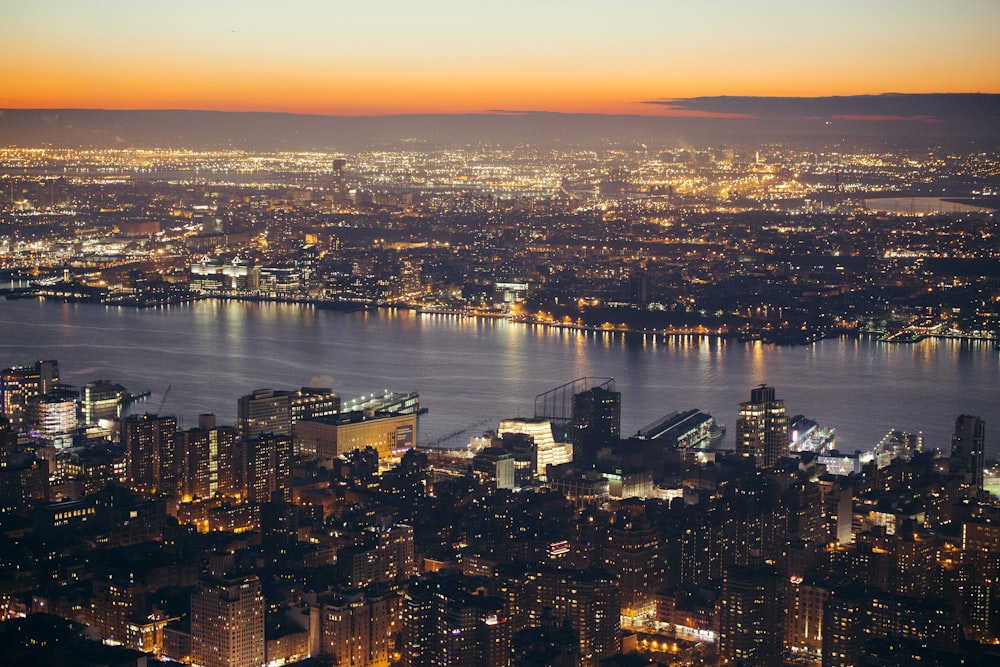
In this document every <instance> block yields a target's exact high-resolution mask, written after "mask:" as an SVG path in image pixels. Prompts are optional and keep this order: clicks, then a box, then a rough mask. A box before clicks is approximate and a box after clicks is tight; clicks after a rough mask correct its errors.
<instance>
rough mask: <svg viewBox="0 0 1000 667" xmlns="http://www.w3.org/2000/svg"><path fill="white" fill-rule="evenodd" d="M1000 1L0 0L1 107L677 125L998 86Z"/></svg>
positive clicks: (997, 89) (991, 89)
mask: <svg viewBox="0 0 1000 667" xmlns="http://www.w3.org/2000/svg"><path fill="white" fill-rule="evenodd" d="M997 26H1000V2H997V1H996V0H950V1H949V2H945V1H944V0H939V1H929V0H906V1H903V0H866V1H864V2H858V1H855V0H839V1H837V2H834V1H830V2H810V1H805V0H801V1H799V2H791V1H788V0H771V1H766V0H756V1H754V0H733V1H722V0H704V1H702V2H693V1H687V0H684V1H681V0H658V1H646V0H619V1H618V2H610V1H605V2H592V1H588V0H576V1H575V2H568V1H562V0H560V1H555V0H534V1H528V0H505V1H504V2H489V1H483V2H473V1H469V0H464V1H461V2H460V1H454V0H426V1H423V2H420V1H412V2H404V1H402V0H364V1H361V0H359V1H357V2H340V1H337V0H326V1H312V0H285V1H283V2H255V1H253V0H243V1H242V2H239V1H234V0H200V1H190V0H172V1H170V2H160V1H158V0H131V1H118V0H112V1H100V0H95V1H93V2H76V1H74V0H64V1H58V2H57V1H51V0H31V1H30V2H28V1H16V2H15V1H13V0H0V34H2V38H0V81H2V82H3V84H2V85H0V108H103V109H211V110H223V111H286V112H292V113H310V114H324V115H383V114H397V113H481V112H488V111H495V110H533V111H558V112H584V113H625V114H657V115H663V114H670V113H671V111H670V109H669V107H665V106H663V105H650V104H645V102H647V101H651V100H663V99H675V98H686V97H697V96H704V95H754V96H755V95H762V96H804V97H813V96H827V95H861V94H878V93H884V92H898V93H931V92H944V93H950V92H982V93H1000V39H997V38H996V29H997Z"/></svg>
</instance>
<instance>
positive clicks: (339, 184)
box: [333, 158, 347, 206]
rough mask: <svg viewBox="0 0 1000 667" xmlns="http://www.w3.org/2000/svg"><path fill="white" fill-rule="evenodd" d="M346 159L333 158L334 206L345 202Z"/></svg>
mask: <svg viewBox="0 0 1000 667" xmlns="http://www.w3.org/2000/svg"><path fill="white" fill-rule="evenodd" d="M346 166H347V160H345V159H344V158H334V159H333V203H334V205H335V206H342V205H344V204H346V203H347V186H346V184H345V182H344V167H346Z"/></svg>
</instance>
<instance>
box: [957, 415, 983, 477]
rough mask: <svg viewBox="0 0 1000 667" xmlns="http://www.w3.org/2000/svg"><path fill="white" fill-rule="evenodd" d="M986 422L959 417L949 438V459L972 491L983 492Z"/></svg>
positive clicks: (966, 416)
mask: <svg viewBox="0 0 1000 667" xmlns="http://www.w3.org/2000/svg"><path fill="white" fill-rule="evenodd" d="M985 449H986V422H984V421H983V420H982V419H980V418H979V417H973V416H972V415H961V416H960V417H959V418H958V419H956V420H955V433H954V435H952V436H951V459H952V466H953V469H957V471H958V472H960V473H961V474H962V475H963V477H964V481H965V483H966V484H968V486H969V488H970V489H971V490H973V491H982V490H983V470H984V467H985V460H986V459H985Z"/></svg>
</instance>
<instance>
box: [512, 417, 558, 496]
mask: <svg viewBox="0 0 1000 667" xmlns="http://www.w3.org/2000/svg"><path fill="white" fill-rule="evenodd" d="M512 435H523V436H525V437H526V438H527V440H525V439H515V438H508V436H512ZM497 438H500V439H501V440H502V441H503V444H504V447H505V448H508V445H510V449H511V451H512V453H513V454H514V458H515V460H516V461H518V462H522V461H523V462H525V463H526V462H528V461H530V472H531V474H532V475H533V476H534V477H536V478H537V479H539V480H542V481H545V480H546V471H547V470H548V468H549V466H550V465H551V466H558V465H562V464H564V463H570V462H571V461H572V460H573V443H571V442H556V440H555V437H554V435H553V433H552V422H551V421H550V420H548V419H539V418H535V419H527V418H523V417H518V418H516V419H504V420H502V421H501V422H500V424H499V426H498V427H497ZM525 447H526V448H527V451H519V450H521V449H524V448H525Z"/></svg>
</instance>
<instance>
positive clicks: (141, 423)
mask: <svg viewBox="0 0 1000 667" xmlns="http://www.w3.org/2000/svg"><path fill="white" fill-rule="evenodd" d="M176 432H177V418H176V417H173V416H166V417H160V416H158V415H151V414H144V415H129V416H128V417H127V418H126V419H125V422H124V423H123V424H122V444H123V445H124V446H125V464H126V471H127V474H128V483H129V485H131V486H132V487H133V488H134V489H136V490H139V491H146V492H154V491H165V492H167V493H171V494H177V493H178V492H179V491H180V463H181V461H180V458H179V457H178V456H177V450H176V439H175V437H174V435H175V434H176Z"/></svg>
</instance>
